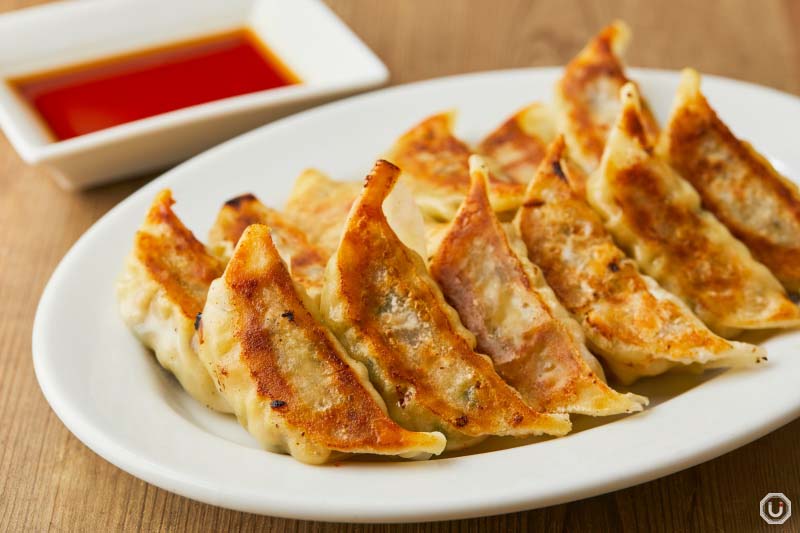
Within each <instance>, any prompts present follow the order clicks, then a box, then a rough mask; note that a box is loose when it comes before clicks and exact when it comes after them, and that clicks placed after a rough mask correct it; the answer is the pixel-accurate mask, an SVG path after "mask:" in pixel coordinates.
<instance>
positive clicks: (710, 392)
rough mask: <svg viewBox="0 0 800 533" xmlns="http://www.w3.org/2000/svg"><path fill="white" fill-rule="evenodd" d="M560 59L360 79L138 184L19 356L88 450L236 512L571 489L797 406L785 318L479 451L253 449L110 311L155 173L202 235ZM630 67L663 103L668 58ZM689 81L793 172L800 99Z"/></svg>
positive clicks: (631, 479) (794, 337)
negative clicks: (606, 403) (397, 456)
mask: <svg viewBox="0 0 800 533" xmlns="http://www.w3.org/2000/svg"><path fill="white" fill-rule="evenodd" d="M559 72H560V70H559V69H526V70H516V71H500V72H487V73H480V74H473V75H467V76H458V77H452V78H444V79H439V80H433V81H426V82H422V83H416V84H412V85H407V86H402V87H397V88H392V89H388V90H383V91H378V92H374V93H371V94H367V95H363V96H358V97H355V98H351V99H348V100H345V101H342V102H337V103H334V104H330V105H327V106H324V107H320V108H318V109H315V110H311V111H308V112H305V113H301V114H299V115H295V116H293V117H290V118H287V119H284V120H282V121H280V122H276V123H273V124H271V125H268V126H265V127H263V128H261V129H258V130H255V131H253V132H251V133H248V134H246V135H243V136H241V137H239V138H237V139H234V140H232V141H229V142H227V143H225V144H223V145H221V146H219V147H217V148H214V149H212V150H210V151H208V152H206V153H205V154H202V155H200V156H198V157H196V158H195V159H192V160H191V161H189V162H187V163H185V164H183V165H181V166H179V167H177V168H175V169H174V170H172V171H170V172H168V173H167V174H165V175H164V176H162V177H161V178H159V179H157V180H155V181H153V182H152V183H150V184H148V185H147V186H145V187H143V188H142V189H141V190H140V191H138V192H137V193H135V194H133V195H132V196H131V197H130V198H128V199H126V200H125V201H124V202H122V203H121V204H119V205H118V206H117V207H116V208H114V209H113V210H112V211H111V212H109V213H108V214H107V215H106V216H104V217H103V218H102V219H101V220H100V221H98V222H97V223H96V224H95V225H94V226H93V227H92V228H91V229H90V230H89V231H87V232H86V234H85V235H84V236H83V237H82V238H81V239H80V240H79V241H78V242H77V244H75V246H74V247H73V248H72V250H70V252H69V253H68V254H67V255H66V256H65V257H64V259H63V260H62V262H61V264H60V265H59V266H58V268H57V269H56V271H55V273H54V274H53V277H52V279H51V280H50V282H49V283H48V285H47V288H46V289H45V291H44V294H43V296H42V299H41V302H40V304H39V309H38V312H37V315H36V320H35V324H34V329H33V360H34V366H35V369H36V375H37V377H38V379H39V384H40V386H41V388H42V391H43V392H44V394H45V396H46V398H47V400H48V401H49V402H50V405H51V406H52V408H53V410H54V411H55V412H56V414H57V415H58V416H59V417H60V418H61V420H62V421H63V422H64V424H65V425H66V426H67V427H68V428H69V429H70V430H71V431H72V432H73V433H74V434H75V435H76V436H77V437H78V438H79V439H80V440H81V441H83V442H84V443H85V444H86V445H87V446H88V447H90V448H91V449H92V450H94V451H95V452H97V453H98V454H99V455H101V456H102V457H104V458H105V459H107V460H108V461H110V462H112V463H113V464H115V465H117V466H118V467H120V468H122V469H124V470H126V471H128V472H130V473H131V474H133V475H135V476H137V477H139V478H141V479H143V480H145V481H147V482H149V483H152V484H154V485H157V486H159V487H162V488H164V489H166V490H170V491H173V492H176V493H178V494H182V495H184V496H187V497H189V498H194V499H196V500H200V501H203V502H207V503H210V504H214V505H220V506H223V507H229V508H232V509H238V510H242V511H249V512H255V513H263V514H270V515H277V516H284V517H291V518H300V519H314V520H331V521H347V522H368V521H387V522H388V521H397V522H400V521H422V520H435V519H453V518H463V517H471V516H479V515H489V514H498V513H505V512H512V511H518V510H522V509H531V508H534V507H542V506H547V505H552V504H557V503H560V502H565V501H569V500H576V499H580V498H585V497H588V496H592V495H595V494H600V493H604V492H608V491H612V490H615V489H620V488H623V487H627V486H630V485H634V484H637V483H642V482H644V481H648V480H651V479H654V478H657V477H659V476H664V475H666V474H669V473H672V472H675V471H677V470H681V469H683V468H687V467H689V466H692V465H695V464H697V463H700V462H702V461H706V460H708V459H711V458H713V457H715V456H718V455H720V454H723V453H725V452H728V451H730V450H732V449H734V448H736V447H738V446H742V445H743V444H745V443H747V442H750V441H752V440H754V439H756V438H758V437H760V436H762V435H764V434H766V433H767V432H769V431H771V430H773V429H775V428H777V427H779V426H781V425H783V424H785V423H787V422H789V421H790V420H792V419H793V418H795V417H797V416H798V415H800V387H798V385H797V384H798V383H800V357H798V353H797V352H798V347H800V332H796V331H795V332H788V333H783V334H780V335H776V336H772V337H770V338H767V339H766V340H765V341H764V342H765V346H766V347H767V350H768V351H769V363H768V364H767V365H764V366H763V367H760V368H756V369H753V370H751V371H740V372H732V371H731V372H715V373H709V374H706V375H705V376H704V377H701V378H698V377H665V378H658V379H652V380H648V381H645V382H643V383H641V384H640V385H639V386H635V387H634V390H637V391H640V392H642V393H644V394H648V395H649V396H650V397H651V399H652V400H653V404H652V407H651V408H649V409H647V410H646V411H645V412H643V413H641V414H637V415H634V416H628V417H616V418H614V420H613V422H611V423H604V424H602V425H598V424H597V423H596V422H597V421H596V420H591V421H590V420H588V419H585V418H583V419H581V418H580V417H577V418H578V420H577V424H576V425H577V426H578V428H579V429H581V428H582V429H583V430H582V431H578V432H575V433H573V434H571V435H569V436H567V437H564V438H561V439H553V440H547V441H544V442H539V443H537V444H533V445H524V446H516V447H509V446H511V445H513V444H519V442H517V441H512V442H509V441H508V440H505V441H503V440H495V441H492V442H491V443H490V444H488V445H486V446H484V447H482V448H481V449H479V450H478V451H479V452H480V451H482V452H484V453H474V454H471V455H463V456H458V457H449V458H443V459H438V460H433V461H428V462H379V461H365V460H361V461H359V460H355V461H350V462H345V463H342V464H341V465H336V466H323V467H319V466H308V465H304V464H302V463H299V462H297V461H295V460H293V459H291V458H290V457H288V456H284V455H277V454H272V453H268V452H264V451H261V450H259V449H258V447H257V446H256V444H255V442H254V440H253V439H252V438H250V436H249V435H248V434H247V433H246V432H245V431H244V430H242V429H241V428H240V427H239V426H238V425H237V424H236V422H235V420H234V419H233V418H232V417H226V416H222V415H218V414H215V413H212V412H211V411H209V410H207V409H205V408H203V407H201V406H199V405H197V404H196V403H195V402H193V401H192V400H191V399H190V398H189V397H188V396H187V395H186V394H185V393H183V391H182V390H181V389H180V387H179V386H178V385H177V382H176V381H175V380H173V379H172V378H171V377H169V376H168V375H167V374H166V373H165V372H164V371H162V370H160V368H159V367H158V366H157V364H156V363H155V361H154V358H153V357H152V356H151V355H150V354H149V353H148V352H147V351H146V350H144V349H143V348H142V347H141V345H140V344H139V343H138V342H137V341H136V340H135V339H134V337H133V336H132V335H131V334H130V333H129V332H128V330H127V329H126V328H125V326H124V325H123V323H122V321H121V320H120V319H119V318H118V316H117V310H116V303H115V300H114V292H113V283H114V279H115V277H116V276H117V274H118V272H119V271H120V269H121V267H122V263H123V259H124V257H125V256H126V254H127V253H128V251H129V248H130V246H131V242H132V238H133V234H134V232H135V231H136V228H137V226H138V225H139V223H140V222H141V220H142V219H143V216H144V214H145V211H146V209H147V207H148V205H149V203H150V201H151V200H152V198H153V196H154V194H155V193H156V191H157V190H159V189H161V188H163V187H170V188H172V190H173V192H174V194H175V198H176V199H177V205H176V208H177V212H178V214H179V215H180V216H181V217H182V218H183V220H184V221H185V222H186V223H187V225H188V226H189V227H190V228H192V229H193V230H194V231H195V233H196V234H197V235H198V236H200V237H201V238H203V237H204V236H205V235H206V233H207V230H208V228H209V227H210V225H211V223H212V222H213V220H214V217H215V216H216V213H217V210H218V208H219V207H220V205H221V204H222V202H223V201H224V200H226V199H227V198H229V197H232V196H234V195H237V194H240V193H243V192H249V191H252V192H253V193H255V194H256V195H257V196H259V198H261V199H262V200H263V201H265V202H266V203H268V204H270V205H273V206H281V205H282V203H283V201H284V200H285V198H286V196H287V194H288V192H289V190H290V188H291V186H292V182H293V179H294V177H295V176H296V175H297V174H298V173H299V172H300V171H301V170H303V169H304V168H306V167H309V166H316V167H319V168H320V169H323V170H325V171H326V172H328V173H330V174H331V175H333V176H334V177H337V178H340V179H345V178H347V179H357V178H360V177H363V176H364V175H365V174H366V172H367V171H368V170H369V168H370V167H371V166H372V163H373V162H374V159H375V158H376V157H377V156H378V155H379V154H381V153H382V151H383V150H385V149H386V148H387V147H388V146H390V144H391V143H392V141H393V139H394V138H395V137H396V136H397V135H398V134H400V133H401V132H403V131H404V130H405V129H407V128H408V127H410V126H411V125H413V124H414V123H416V122H417V121H419V120H420V119H422V118H423V117H425V116H426V115H428V114H430V113H433V112H436V111H440V110H443V109H448V108H456V109H458V110H459V113H460V115H459V121H458V124H457V131H458V133H459V134H460V135H461V136H462V137H464V138H465V139H467V140H470V141H476V140H478V139H479V138H480V137H481V136H482V135H483V134H485V133H486V132H488V131H489V130H490V129H491V128H493V127H494V126H496V125H497V124H499V123H500V121H501V120H503V119H505V118H506V117H507V116H508V115H509V114H510V113H512V112H513V111H515V110H516V109H517V108H519V107H521V106H522V105H524V104H526V103H528V102H531V101H533V100H547V99H549V98H550V95H551V87H552V85H553V83H554V81H555V80H556V78H557V76H558V74H559ZM632 72H633V74H634V77H635V78H636V79H637V80H638V81H639V82H640V83H641V85H642V89H643V91H644V94H645V95H646V96H647V97H648V98H649V100H650V102H651V104H652V106H653V107H654V109H655V111H656V113H657V115H658V116H659V118H661V119H662V120H663V119H664V118H665V116H666V114H667V112H668V110H669V108H670V105H671V101H672V94H673V91H674V89H675V87H676V85H677V81H678V77H677V74H676V73H671V72H659V71H650V70H633V71H632ZM703 89H704V90H705V91H706V93H707V94H708V96H709V98H710V100H711V102H712V104H713V105H714V106H715V107H716V108H717V109H718V111H719V112H720V114H721V116H722V117H723V118H724V119H725V120H727V121H728V122H729V123H730V124H731V125H732V127H733V129H734V130H735V131H737V132H738V133H739V134H740V135H743V136H745V138H747V139H749V140H751V141H752V142H753V143H754V144H755V145H756V146H757V147H758V148H760V149H762V150H764V151H766V153H767V154H768V155H769V157H770V158H772V159H773V161H775V162H776V164H779V165H780V168H781V169H782V170H784V171H786V172H788V173H790V174H791V173H794V175H795V176H798V175H800V152H798V151H797V150H796V145H795V144H794V141H793V139H795V138H796V136H797V135H796V134H797V131H792V130H791V126H792V125H796V124H800V100H798V99H796V98H794V97H791V96H788V95H785V94H782V93H779V92H777V91H774V90H770V89H766V88H762V87H757V86H755V85H750V84H746V83H742V82H737V81H732V80H726V79H720V78H714V77H711V76H707V77H706V78H705V82H704V85H703ZM762 340H763V339H762ZM602 422H609V420H608V419H606V420H603V421H602ZM593 425H594V427H592V426H593ZM498 448H499V449H498ZM491 450H494V451H491Z"/></svg>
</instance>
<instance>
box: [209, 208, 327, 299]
mask: <svg viewBox="0 0 800 533" xmlns="http://www.w3.org/2000/svg"><path fill="white" fill-rule="evenodd" d="M252 224H263V225H265V226H268V227H269V228H270V231H271V233H272V241H273V242H274V243H275V247H276V248H277V249H278V252H279V253H280V254H281V257H282V258H283V260H284V261H285V262H286V264H287V266H288V267H289V273H290V274H291V276H292V279H294V280H295V281H296V282H297V283H299V284H300V285H302V286H303V288H304V289H305V291H306V293H307V294H308V296H309V297H310V298H311V299H312V300H313V301H314V302H318V301H319V294H320V292H321V291H322V282H323V278H324V277H325V264H326V260H327V257H328V256H327V255H326V254H325V252H323V251H322V250H321V249H320V248H319V247H317V246H315V245H314V244H312V243H311V242H310V241H309V239H308V237H307V236H306V234H305V233H303V231H301V230H300V229H299V228H298V227H297V226H296V225H295V224H293V223H292V222H290V221H289V220H288V219H287V217H286V216H284V215H283V214H281V213H280V212H279V211H277V210H275V209H272V208H269V207H267V206H265V205H264V204H262V203H261V202H260V201H259V200H258V198H256V197H255V196H253V195H252V194H244V195H242V196H237V197H236V198H232V199H231V200H228V201H227V202H225V205H223V206H222V209H220V212H219V214H218V215H217V220H216V221H214V225H213V226H212V227H211V231H210V232H209V236H208V244H209V247H210V248H211V250H212V252H213V253H214V254H215V255H216V256H217V257H219V258H220V259H222V260H223V261H225V262H226V263H227V261H228V260H229V259H230V257H231V254H232V253H233V249H234V247H235V246H236V243H237V242H239V238H240V237H241V236H242V234H243V233H244V230H245V229H247V227H248V226H250V225H252Z"/></svg>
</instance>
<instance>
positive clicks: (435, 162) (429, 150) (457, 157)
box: [387, 113, 525, 220]
mask: <svg viewBox="0 0 800 533" xmlns="http://www.w3.org/2000/svg"><path fill="white" fill-rule="evenodd" d="M454 119H455V116H454V114H453V113H440V114H438V115H433V116H432V117H428V118H427V119H425V120H423V121H422V122H420V123H419V124H417V125H416V126H414V127H413V128H411V129H410V130H409V131H407V132H406V133H404V134H403V135H402V136H401V137H400V138H399V139H398V140H397V141H396V142H395V144H394V146H393V147H392V149H391V150H390V151H389V154H388V156H387V159H389V160H390V161H391V162H392V163H394V164H395V165H397V166H399V167H400V168H401V169H402V170H403V176H402V178H401V181H402V182H403V183H405V184H406V186H408V188H409V189H411V192H412V193H413V195H414V199H415V200H416V202H417V205H419V208H420V209H421V210H422V212H423V213H424V214H425V215H427V216H429V217H432V218H435V219H438V220H451V219H452V218H453V216H454V215H455V213H456V211H457V210H458V206H459V205H461V201H462V200H463V199H464V197H465V196H466V194H467V190H469V156H470V155H471V154H472V151H471V150H470V149H469V147H468V146H467V145H466V144H464V143H463V142H462V141H461V140H459V139H458V138H456V137H455V135H453V121H454ZM489 181H490V183H491V184H492V193H491V195H490V199H491V202H492V207H493V208H494V210H495V211H510V210H514V209H516V208H517V207H519V204H520V202H521V201H522V195H523V194H524V193H525V187H524V185H521V184H519V183H515V182H514V181H513V180H511V179H510V178H508V177H507V176H504V175H502V174H501V173H493V174H492V175H491V176H490V177H489Z"/></svg>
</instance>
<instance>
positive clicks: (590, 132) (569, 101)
mask: <svg viewBox="0 0 800 533" xmlns="http://www.w3.org/2000/svg"><path fill="white" fill-rule="evenodd" d="M630 38H631V31H630V28H628V26H627V25H626V24H625V23H623V22H621V21H617V22H614V23H613V24H611V25H610V26H608V27H606V28H604V29H603V30H602V31H601V32H600V33H598V34H597V36H595V38H594V39H592V40H591V41H589V43H588V44H587V45H586V47H585V48H584V49H583V50H581V51H580V53H579V54H578V55H577V56H575V58H573V59H572V61H570V62H569V64H568V65H567V66H566V67H565V68H564V74H563V76H562V77H561V79H560V80H559V82H558V84H557V85H556V91H555V96H556V97H555V109H556V117H557V122H558V127H559V130H560V131H561V132H562V133H563V134H564V139H565V140H566V143H567V146H568V147H569V149H570V155H571V157H572V158H573V159H574V160H575V161H576V162H577V163H578V164H579V165H580V166H581V167H582V168H583V170H584V171H586V172H591V171H593V170H594V169H595V168H596V167H597V165H598V164H599V163H600V157H601V156H602V155H603V148H604V147H605V144H606V139H607V137H608V132H609V130H610V128H611V126H612V125H613V124H614V120H615V119H616V117H617V114H618V112H619V109H620V102H619V91H620V89H621V88H622V86H623V85H625V84H626V83H628V82H629V81H630V80H629V79H628V77H627V76H626V75H625V68H624V66H623V64H622V60H621V56H622V54H623V53H624V51H625V49H626V48H627V46H628V42H629V41H630ZM642 125H643V128H644V134H645V135H646V137H647V139H648V142H651V143H652V142H654V141H655V139H656V136H657V135H658V124H657V123H656V120H655V118H654V117H653V115H652V113H650V111H649V108H648V107H647V106H646V105H645V107H644V110H643V117H642Z"/></svg>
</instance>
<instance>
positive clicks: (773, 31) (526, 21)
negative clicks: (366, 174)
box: [0, 0, 800, 532]
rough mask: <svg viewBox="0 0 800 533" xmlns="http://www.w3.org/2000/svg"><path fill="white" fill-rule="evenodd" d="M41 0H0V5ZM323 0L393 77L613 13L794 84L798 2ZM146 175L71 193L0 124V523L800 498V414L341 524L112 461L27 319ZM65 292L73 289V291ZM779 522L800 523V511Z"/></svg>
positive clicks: (213, 520)
mask: <svg viewBox="0 0 800 533" xmlns="http://www.w3.org/2000/svg"><path fill="white" fill-rule="evenodd" d="M32 3H35V2H30V1H27V0H0V11H7V10H12V9H17V8H20V7H24V6H25V5H30V4H32ZM328 3H329V4H330V5H331V6H332V7H333V8H334V10H335V11H336V12H337V13H338V14H339V15H340V16H341V17H342V18H343V19H344V20H345V22H347V23H348V24H349V25H350V27H352V28H353V30H354V31H355V32H356V33H357V34H359V35H360V36H361V37H362V38H363V39H364V40H365V41H366V43H367V44H368V45H369V46H370V47H371V48H372V49H373V50H374V51H375V52H376V53H377V54H378V55H379V56H380V57H381V58H382V59H383V60H384V61H385V62H386V64H387V65H388V67H389V69H390V71H391V73H392V83H394V84H397V83H405V82H409V81H414V80H419V79H424V78H431V77H436V76H443V75H448V74H457V73H461V72H469V71H476V70H487V69H501V68H510V67H526V66H536V65H554V64H563V63H564V62H565V61H567V60H568V59H569V58H570V56H571V55H572V54H574V53H575V52H576V51H577V50H578V49H579V48H580V47H581V46H582V44H583V43H584V41H585V40H586V39H587V38H589V37H590V36H591V35H592V34H593V32H595V31H596V30H597V29H598V28H600V27H601V26H602V25H604V24H605V23H607V22H609V21H610V20H612V19H613V18H617V17H619V18H623V19H625V20H627V21H628V22H629V23H630V24H631V25H632V27H633V29H634V42H633V45H632V47H631V49H630V52H629V54H628V60H629V61H628V62H629V64H632V65H640V66H648V67H660V68H669V69H676V68H681V67H684V66H687V65H691V66H694V67H696V68H697V69H699V70H700V71H702V72H706V73H713V74H720V75H724V76H730V77H733V78H741V79H745V80H750V81H754V82H757V83H761V84H764V85H769V86H772V87H775V88H778V89H781V90H784V91H788V92H793V93H795V94H800V34H799V33H798V31H797V28H798V26H800V3H794V2H793V1H792V0H786V1H778V0H775V1H767V0H764V1H752V0H720V1H693V0H670V1H663V2H658V3H655V2H636V1H634V0H630V1H611V0H604V1H590V0H587V1H585V2H579V1H555V0H554V1H523V0H520V1H510V0H506V1H490V0H486V1H483V0H475V1H458V0H450V1H439V2H433V1H429V0H391V1H388V0H384V1H380V2H376V1H368V0H361V1H357V0H329V1H328ZM167 4H168V3H166V4H165V5H167ZM65 31H69V29H68V28H65ZM752 112H753V113H757V112H758V110H756V109H754V110H752ZM795 126H797V127H798V128H800V125H795ZM151 178H152V177H146V178H140V179H136V180H133V181H127V182H124V183H119V184H116V185H111V186H107V187H102V188H99V189H95V190H91V191H88V192H83V193H66V192H64V191H61V190H59V189H58V188H57V187H56V186H55V185H54V184H53V182H52V181H51V180H50V179H49V178H48V176H47V174H46V172H44V171H42V170H40V169H35V168H31V167H28V166H27V165H25V164H24V163H23V162H22V161H21V160H20V159H19V156H17V154H16V153H15V152H14V151H13V150H12V148H11V146H10V145H9V144H8V142H7V141H6V140H5V138H4V137H0V348H1V349H2V352H1V353H0V531H15V532H16V531H45V530H55V531H70V532H71V531H121V530H125V531H128V530H143V531H182V530H191V531H224V530H241V531H340V530H343V531H388V530H394V529H395V528H396V529H397V530H398V531H421V530H426V531H484V530H496V531H512V530H518V529H519V530H525V531H539V530H542V531H545V530H546V531H551V530H563V531H572V530H576V531H589V530H597V531H643V530H647V531H756V530H759V529H763V530H768V526H767V525H766V524H764V523H763V522H762V521H761V519H760V518H759V515H758V502H759V500H760V499H761V498H762V496H764V494H766V493H767V492H778V491H780V492H784V493H786V494H787V495H788V496H789V497H790V498H793V499H794V501H795V505H796V506H800V451H798V450H799V449H800V448H798V443H800V420H797V421H795V422H793V423H790V424H789V425H787V426H785V427H784V428H782V429H779V430H777V431H775V432H774V433H772V434H770V435H768V436H766V437H764V438H762V439H760V440H758V441H757V442H754V443H752V444H750V445H748V446H745V447H743V448H741V449H739V450H737V451H735V452H733V453H730V454H728V455H725V456H723V457H720V458H718V459H716V460H713V461H710V462H708V463H705V464H703V465H700V466H697V467H695V468H691V469H689V470H686V471H683V472H680V473H677V474H674V475H671V476H668V477H665V478H663V479H660V480H657V481H654V482H651V483H647V484H644V485H641V486H638V487H633V488H630V489H627V490H622V491H619V492H615V493H612V494H607V495H604V496H598V497H595V498H591V499H588V500H583V501H579V502H574V503H570V504H565V505H558V506H555V507H550V508H547V509H541V510H535V511H530V512H524V513H517V514H512V515H505V516H496V517H489V518H483V519H476V520H464V521H458V522H445V523H433V524H414V525H405V526H382V525H375V526H369V525H341V524H339V525H336V524H323V523H311V522H300V521H292V520H282V519H276V518H270V517H263V516H256V515H249V514H244V513H238V512H233V511H229V510H225V509H220V508H216V507H212V506H209V505H204V504H201V503H197V502H194V501H191V500H188V499H186V498H183V497H180V496H176V495H174V494H171V493H168V492H166V491H163V490H160V489H158V488H156V487H154V486H151V485H148V484H147V483H144V482H143V481H140V480H138V479H136V478H134V477H132V476H130V475H128V474H126V473H125V472H122V471H121V470H118V469H117V468H116V467H114V466H112V465H111V464H109V463H107V462H106V461H104V460H103V459H101V458H100V457H98V456H97V455H95V454H94V453H93V452H92V451H90V450H89V449H88V448H86V447H85V446H84V445H83V444H81V443H80V442H79V441H78V440H77V439H76V438H75V437H73V436H72V434H71V433H70V432H69V431H67V429H66V428H65V427H64V426H63V425H62V424H61V422H60V421H59V420H58V418H56V416H55V415H54V414H53V412H52V411H51V410H50V408H49V406H48V405H47V403H46V402H45V400H44V398H43V396H42V394H41V392H40V391H39V387H38V385H37V383H36V379H35V377H34V373H33V368H32V364H31V325H32V322H33V316H34V312H35V309H36V304H37V302H38V300H39V296H40V294H41V292H42V289H43V287H44V285H45V282H46V281H47V279H48V277H49V276H50V274H51V272H52V271H53V269H54V268H55V266H56V264H57V263H58V261H59V260H60V259H61V257H62V256H63V254H64V253H65V252H66V251H67V249H68V248H69V247H70V246H71V245H72V244H73V243H74V242H75V240H76V239H77V238H78V237H79V236H80V235H81V233H83V231H84V230H86V229H87V228H88V227H89V226H90V225H91V224H92V223H93V222H94V221H95V220H97V219H98V218H99V217H100V216H101V215H102V214H103V213H105V212H106V211H107V210H108V209H109V208H111V207H112V206H113V205H115V204H116V203H117V202H119V201H120V200H122V199H123V198H125V197H126V196H127V195H128V194H130V193H131V192H133V191H134V190H136V189H137V188H138V187H140V186H141V185H142V184H144V183H145V182H146V181H148V179H151ZM87 268H91V265H87ZM70 305H80V302H64V306H65V308H68V306H70ZM799 355H800V354H799ZM365 505H369V503H368V502H365ZM795 514H796V515H800V512H796V513H795ZM772 527H773V528H774V529H769V530H770V531H772V530H775V531H777V530H784V531H786V530H791V531H798V530H800V516H795V517H793V518H791V519H790V520H789V522H788V523H787V524H786V525H785V526H784V527H783V528H780V527H777V526H772Z"/></svg>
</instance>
